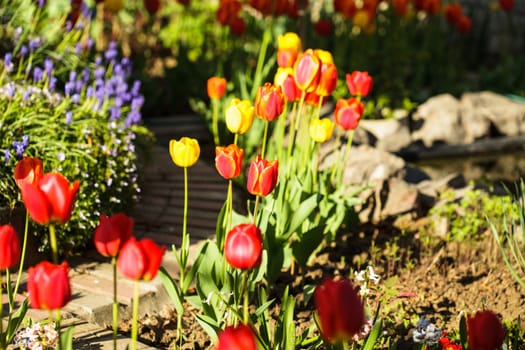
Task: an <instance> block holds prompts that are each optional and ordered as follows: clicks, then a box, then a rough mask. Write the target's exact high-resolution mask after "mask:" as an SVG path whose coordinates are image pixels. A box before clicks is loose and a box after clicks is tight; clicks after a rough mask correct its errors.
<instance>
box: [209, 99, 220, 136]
mask: <svg viewBox="0 0 525 350" xmlns="http://www.w3.org/2000/svg"><path fill="white" fill-rule="evenodd" d="M211 103H212V106H213V107H212V108H213V115H212V128H213V141H214V142H215V145H216V146H218V145H219V142H220V141H219V111H218V108H219V101H218V100H217V99H215V98H212V99H211Z"/></svg>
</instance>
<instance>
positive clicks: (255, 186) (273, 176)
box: [246, 156, 279, 196]
mask: <svg viewBox="0 0 525 350" xmlns="http://www.w3.org/2000/svg"><path fill="white" fill-rule="evenodd" d="M278 168H279V162H278V161H277V160H273V161H268V160H266V159H262V158H261V157H260V156H257V157H256V158H255V159H254V160H253V161H252V162H251V164H250V169H249V171H248V180H247V183H246V187H247V189H248V192H250V193H251V194H253V195H258V196H266V195H268V194H269V193H270V192H272V191H273V189H274V188H275V186H276V184H277V178H278Z"/></svg>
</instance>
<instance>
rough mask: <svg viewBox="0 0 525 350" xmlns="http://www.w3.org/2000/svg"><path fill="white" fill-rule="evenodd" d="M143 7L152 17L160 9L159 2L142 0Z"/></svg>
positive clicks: (156, 0) (157, 0)
mask: <svg viewBox="0 0 525 350" xmlns="http://www.w3.org/2000/svg"><path fill="white" fill-rule="evenodd" d="M144 7H145V8H146V10H147V11H148V12H149V13H150V14H151V15H154V14H155V13H157V11H158V10H159V8H160V0H144Z"/></svg>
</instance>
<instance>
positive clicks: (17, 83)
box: [0, 0, 152, 254]
mask: <svg viewBox="0 0 525 350" xmlns="http://www.w3.org/2000/svg"><path fill="white" fill-rule="evenodd" d="M58 3H60V2H56V3H55V7H56V6H57V4H58ZM55 7H53V6H51V5H50V6H45V7H43V8H39V7H37V5H36V4H34V3H33V2H32V1H25V0H17V1H13V2H9V6H7V8H8V9H11V11H13V12H14V14H13V16H12V17H11V18H10V20H9V21H6V23H3V24H1V25H2V31H1V33H2V42H3V45H2V48H1V50H0V55H1V57H2V58H3V61H2V65H1V66H0V67H1V76H0V140H1V141H0V150H1V151H2V156H3V159H2V162H1V165H0V190H1V191H0V192H1V194H0V206H3V207H9V208H13V207H15V206H20V205H21V201H20V195H19V190H18V188H17V186H16V184H15V182H14V179H13V170H14V167H15V165H16V163H17V161H18V160H19V159H21V157H22V156H31V157H38V158H40V159H42V160H43V163H44V172H51V171H57V172H60V173H62V174H63V175H65V176H66V178H68V179H69V181H70V182H72V181H74V180H78V181H79V182H80V190H79V193H78V196H77V200H76V204H75V207H74V210H73V214H72V217H71V220H70V221H69V222H68V223H67V224H65V225H62V226H61V227H60V228H59V230H58V231H57V234H58V242H59V251H60V253H61V254H67V253H72V252H78V251H80V250H81V249H82V247H84V246H85V245H86V244H87V242H88V241H89V240H90V239H91V237H92V233H93V230H94V228H95V226H96V225H97V224H98V220H99V216H100V214H101V213H114V212H118V211H129V210H131V208H132V205H133V203H134V201H135V200H136V198H137V195H138V192H139V183H138V177H139V165H140V162H141V161H144V160H145V156H146V153H145V151H146V148H147V147H148V146H147V145H148V144H149V143H150V142H151V140H152V135H151V134H150V133H149V131H148V130H147V129H146V128H144V127H142V126H140V125H139V122H140V106H141V105H142V103H143V97H142V95H140V93H139V91H138V89H137V88H138V86H136V87H134V88H132V87H131V86H129V85H128V82H127V79H128V78H127V77H128V73H129V70H130V68H131V66H130V62H129V60H127V59H123V60H120V59H118V51H117V49H116V47H112V48H111V49H110V50H108V51H106V52H105V55H106V56H105V57H103V56H102V54H100V55H94V54H93V51H92V50H91V47H90V45H91V41H90V39H89V35H88V33H87V29H85V28H86V27H88V23H89V20H88V19H86V18H83V17H81V18H80V19H79V22H77V25H76V26H75V27H73V28H68V27H67V26H68V24H67V22H65V15H66V14H67V11H66V12H64V11H63V8H60V7H57V8H55ZM60 9H62V12H61V11H59V10H60ZM66 9H67V10H68V11H69V7H66ZM3 10H4V11H8V10H7V9H3ZM22 12H28V13H32V14H33V15H34V17H33V18H32V21H31V22H27V21H26V20H24V17H23V16H22V14H21V13H22ZM18 13H20V15H19V14H18ZM4 18H5V17H4ZM44 33H45V35H43V34H44ZM107 55H111V57H110V56H107ZM126 60H127V62H126ZM126 72H127V73H126ZM36 231H37V234H38V235H39V238H40V240H41V242H42V243H41V245H42V246H41V249H46V246H47V234H45V233H44V232H46V228H44V227H40V226H39V227H36Z"/></svg>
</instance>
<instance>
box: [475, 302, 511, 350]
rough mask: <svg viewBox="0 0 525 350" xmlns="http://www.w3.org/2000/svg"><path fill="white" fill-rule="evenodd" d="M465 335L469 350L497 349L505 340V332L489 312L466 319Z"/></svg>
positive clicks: (495, 317)
mask: <svg viewBox="0 0 525 350" xmlns="http://www.w3.org/2000/svg"><path fill="white" fill-rule="evenodd" d="M467 334H468V349H469V350H484V349H499V348H500V347H501V345H502V344H503V341H504V340H505V330H504V329H503V326H502V325H501V322H500V320H499V319H498V316H496V314H495V313H494V312H492V311H490V310H485V311H478V312H476V314H475V315H474V316H472V317H471V316H469V317H467Z"/></svg>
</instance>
